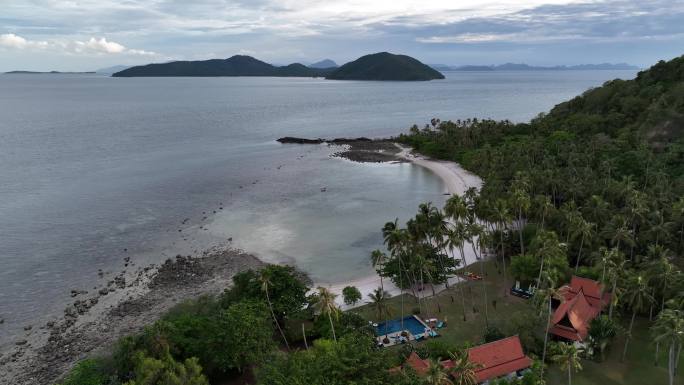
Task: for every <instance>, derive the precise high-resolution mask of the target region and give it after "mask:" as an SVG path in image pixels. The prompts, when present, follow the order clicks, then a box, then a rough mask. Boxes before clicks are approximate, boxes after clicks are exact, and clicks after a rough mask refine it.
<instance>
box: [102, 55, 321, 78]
mask: <svg viewBox="0 0 684 385" xmlns="http://www.w3.org/2000/svg"><path fill="white" fill-rule="evenodd" d="M328 72H330V70H328V69H325V68H323V69H320V68H310V67H307V66H305V65H303V64H299V63H294V64H290V65H287V66H283V67H276V66H274V65H271V64H268V63H266V62H263V61H261V60H258V59H255V58H253V57H251V56H245V55H235V56H231V57H229V58H228V59H211V60H198V61H174V62H169V63H159V64H147V65H143V66H135V67H131V68H127V69H125V70H123V71H119V72H116V73H114V74H113V75H112V76H114V77H139V76H156V77H159V76H283V77H287V76H296V77H318V76H325V75H326V74H327V73H328Z"/></svg>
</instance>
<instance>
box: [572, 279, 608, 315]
mask: <svg viewBox="0 0 684 385" xmlns="http://www.w3.org/2000/svg"><path fill="white" fill-rule="evenodd" d="M562 289H563V290H562V291H563V297H564V298H565V300H566V301H569V300H571V299H572V298H573V297H575V296H576V295H577V294H578V293H579V292H580V291H582V292H584V296H585V297H586V299H587V301H589V303H590V304H591V306H594V307H599V306H601V307H603V306H606V305H607V304H609V303H610V298H611V295H610V293H608V292H604V293H603V294H601V292H602V291H603V290H604V289H603V285H602V284H601V283H600V282H598V281H594V280H593V279H589V278H582V277H577V276H574V275H573V276H572V279H571V280H570V285H568V286H565V287H563V288H562ZM602 296H603V301H601V297H602Z"/></svg>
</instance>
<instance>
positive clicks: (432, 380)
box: [425, 359, 454, 385]
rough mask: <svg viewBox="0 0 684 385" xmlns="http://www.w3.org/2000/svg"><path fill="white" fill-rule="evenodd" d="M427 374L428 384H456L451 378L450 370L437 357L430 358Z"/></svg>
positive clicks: (426, 381) (426, 380)
mask: <svg viewBox="0 0 684 385" xmlns="http://www.w3.org/2000/svg"><path fill="white" fill-rule="evenodd" d="M425 374H426V375H425V384H426V385H454V383H453V382H451V379H450V378H449V372H448V371H447V370H446V368H445V367H444V366H443V365H442V364H441V363H440V362H439V361H437V360H435V359H430V361H429V363H428V369H427V372H426V373H425Z"/></svg>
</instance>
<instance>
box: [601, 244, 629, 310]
mask: <svg viewBox="0 0 684 385" xmlns="http://www.w3.org/2000/svg"><path fill="white" fill-rule="evenodd" d="M614 250H615V252H614V253H611V254H610V256H611V259H610V260H609V261H608V266H607V267H608V280H609V281H610V282H612V285H613V289H612V291H611V300H610V306H609V308H608V318H611V319H612V318H613V308H614V307H615V305H616V304H617V302H618V300H619V298H620V295H619V294H620V292H621V288H619V287H618V282H619V281H620V280H621V279H622V276H623V273H624V268H625V257H624V256H623V255H622V253H621V252H620V251H619V250H617V249H614ZM601 294H603V293H601Z"/></svg>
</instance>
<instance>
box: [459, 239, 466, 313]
mask: <svg viewBox="0 0 684 385" xmlns="http://www.w3.org/2000/svg"><path fill="white" fill-rule="evenodd" d="M460 250H461V258H462V259H463V261H465V252H464V251H463V246H462V245H461V247H460ZM463 263H464V264H465V262H463ZM465 282H466V281H465V279H464V280H463V282H459V283H458V288H459V289H460V290H461V304H462V305H463V322H466V321H467V319H466V304H465V293H464V292H463V284H464V283H465Z"/></svg>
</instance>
